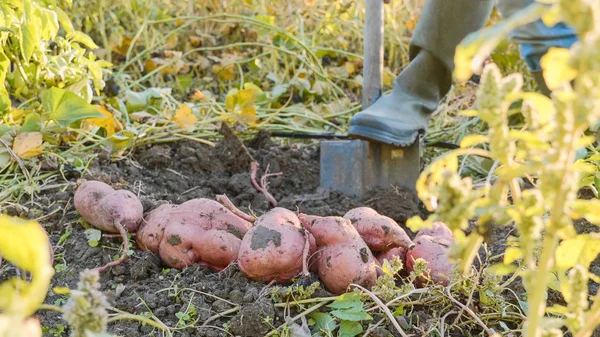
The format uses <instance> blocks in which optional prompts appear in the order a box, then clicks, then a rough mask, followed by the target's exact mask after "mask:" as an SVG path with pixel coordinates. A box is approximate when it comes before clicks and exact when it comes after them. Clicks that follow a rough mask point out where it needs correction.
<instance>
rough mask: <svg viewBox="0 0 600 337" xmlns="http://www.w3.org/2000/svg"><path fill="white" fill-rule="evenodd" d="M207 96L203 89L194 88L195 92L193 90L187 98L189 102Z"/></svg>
mask: <svg viewBox="0 0 600 337" xmlns="http://www.w3.org/2000/svg"><path fill="white" fill-rule="evenodd" d="M204 98H205V96H204V94H203V93H202V91H200V90H198V89H194V91H193V92H191V93H190V94H189V95H188V96H187V97H186V100H187V101H189V102H198V101H201V100H203V99H204Z"/></svg>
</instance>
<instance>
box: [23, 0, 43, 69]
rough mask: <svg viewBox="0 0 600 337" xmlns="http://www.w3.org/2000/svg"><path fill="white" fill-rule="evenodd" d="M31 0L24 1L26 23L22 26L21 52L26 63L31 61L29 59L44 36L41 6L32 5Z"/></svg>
mask: <svg viewBox="0 0 600 337" xmlns="http://www.w3.org/2000/svg"><path fill="white" fill-rule="evenodd" d="M32 6H33V5H32V3H31V0H24V1H23V12H24V17H23V20H24V21H25V24H23V25H22V28H21V39H20V41H19V42H20V43H21V54H22V55H23V59H24V60H25V63H28V62H29V59H30V58H31V56H32V55H33V53H34V52H35V48H36V47H38V46H39V45H40V40H41V38H42V27H41V22H40V20H39V17H40V10H39V8H35V9H34V8H33V7H32ZM38 48H39V47H38Z"/></svg>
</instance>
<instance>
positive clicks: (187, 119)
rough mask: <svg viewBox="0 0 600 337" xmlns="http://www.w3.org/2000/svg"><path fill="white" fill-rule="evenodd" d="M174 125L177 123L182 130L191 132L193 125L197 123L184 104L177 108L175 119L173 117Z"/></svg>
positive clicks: (196, 118) (196, 119)
mask: <svg viewBox="0 0 600 337" xmlns="http://www.w3.org/2000/svg"><path fill="white" fill-rule="evenodd" d="M173 120H174V121H175V123H177V124H178V125H179V126H180V127H181V128H182V129H184V130H186V131H191V130H193V129H194V125H196V122H197V121H198V117H196V116H195V115H194V113H193V112H192V109H191V108H190V107H189V106H187V105H186V104H179V107H178V108H177V110H176V111H175V117H173Z"/></svg>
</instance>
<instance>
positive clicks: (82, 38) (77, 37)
mask: <svg viewBox="0 0 600 337" xmlns="http://www.w3.org/2000/svg"><path fill="white" fill-rule="evenodd" d="M67 39H69V40H71V42H79V43H81V44H83V45H84V46H86V47H88V48H90V49H97V48H100V47H98V45H97V44H96V43H95V42H94V40H92V38H91V37H89V36H88V35H87V34H85V33H84V32H81V31H78V30H77V31H74V32H72V33H71V34H67Z"/></svg>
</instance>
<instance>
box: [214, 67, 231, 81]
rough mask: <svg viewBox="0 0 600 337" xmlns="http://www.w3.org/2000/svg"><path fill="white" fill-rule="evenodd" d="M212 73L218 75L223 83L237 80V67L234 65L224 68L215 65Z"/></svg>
mask: <svg viewBox="0 0 600 337" xmlns="http://www.w3.org/2000/svg"><path fill="white" fill-rule="evenodd" d="M212 71H213V74H217V76H219V78H220V79H221V80H223V81H231V80H233V79H234V78H235V67H234V66H233V63H231V64H228V65H226V66H224V67H222V66H219V65H216V64H215V65H214V66H213V67H212Z"/></svg>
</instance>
